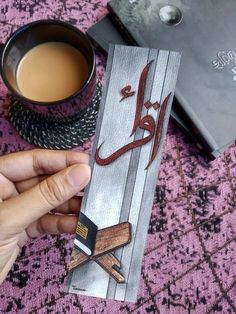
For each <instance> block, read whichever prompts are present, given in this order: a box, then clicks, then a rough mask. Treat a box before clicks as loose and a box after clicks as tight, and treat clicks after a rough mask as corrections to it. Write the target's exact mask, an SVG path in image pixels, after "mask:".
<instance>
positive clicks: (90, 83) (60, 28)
mask: <svg viewBox="0 0 236 314" xmlns="http://www.w3.org/2000/svg"><path fill="white" fill-rule="evenodd" d="M47 53H48V54H47ZM63 54H64V55H63ZM66 54H67V55H68V56H69V54H71V55H70V56H69V57H68V59H67V60H66V59H63V58H66ZM47 55H48V56H49V57H50V58H49V60H48V61H47V62H48V66H47V62H46V59H47V58H46V57H45V56H47ZM0 58H1V64H0V72H1V76H2V79H3V81H4V83H5V85H6V86H7V88H8V89H9V91H10V92H11V94H12V95H13V96H15V97H16V98H17V99H18V100H20V102H21V103H22V104H24V105H25V106H27V107H29V108H31V109H33V110H34V111H38V112H41V113H43V114H46V115H47V116H52V117H68V118H69V117H74V115H76V114H78V113H79V114H82V113H83V112H84V111H85V110H86V107H87V106H88V104H89V102H90V101H91V99H92V98H93V96H94V93H95V90H96V68H95V54H94V50H93V47H92V45H91V43H90V41H89V39H88V38H87V36H86V35H85V34H84V33H82V32H81V31H80V30H79V29H77V28H76V27H74V26H72V25H70V24H69V23H66V22H63V21H59V20H39V21H35V22H33V23H30V24H27V25H24V26H22V27H20V28H19V29H18V30H16V31H15V32H14V33H13V34H12V35H11V36H10V37H9V38H8V39H7V41H6V42H5V44H3V45H2V46H1V56H0ZM27 58H28V59H27ZM37 58H38V59H40V62H41V64H42V66H41V67H40V63H39V65H38V68H37V67H36V68H35V73H34V71H33V68H34V66H35V65H36V64H37V61H38V59H37ZM57 58H59V59H58V64H56V63H55V62H56V59H57ZM60 58H61V59H60ZM72 59H73V60H72ZM35 60H36V61H35ZM50 60H51V61H50ZM63 60H65V61H68V62H67V63H65V64H64V65H63V66H64V68H63V66H62V63H63V62H64V61H63ZM77 60H78V64H73V62H74V63H75V62H77ZM81 60H82V61H81ZM52 63H53V64H54V63H55V64H54V68H53V67H52V69H53V70H52V71H56V72H55V73H54V77H55V79H53V76H52V79H51V78H50V79H48V81H47V83H45V82H46V79H47V77H48V76H50V75H51V74H52V73H51V72H50V71H51V70H50V68H51V66H52ZM80 64H81V65H82V66H81V67H83V73H82V76H83V77H82V79H81V78H80V80H79V82H77V81H75V82H73V84H71V85H73V88H72V87H71V85H70V79H71V78H70V71H69V68H70V69H71V71H72V72H73V71H74V72H73V73H72V74H73V78H75V79H76V78H78V76H79V75H80V74H81V73H79V72H78V75H77V73H76V72H75V69H77V70H78V71H80V68H81V67H80ZM55 69H56V70H55ZM63 69H64V70H65V72H66V74H63V73H64V72H60V71H63ZM37 71H39V73H38V72H37ZM47 71H49V72H48V74H47ZM67 72H68V73H67ZM37 75H38V76H37ZM43 75H44V77H43ZM64 76H65V77H66V81H65V84H67V87H70V88H67V90H66V89H65V91H64V94H63V92H62V90H64V89H63V88H64V87H65V84H64V83H63V80H59V78H60V77H61V78H63V77H64ZM50 77H51V76H50ZM35 80H36V81H35ZM40 80H41V81H40ZM50 80H51V81H50ZM34 81H35V82H34ZM55 81H56V82H55ZM57 81H58V82H57ZM31 83H32V84H31ZM56 83H57V84H59V85H58V86H57V85H56V86H55V84H56ZM77 83H78V84H77ZM50 84H51V85H50ZM60 84H61V85H60ZM76 84H77V85H76ZM39 85H40V86H41V85H42V89H41V91H43V93H42V97H41V94H40V88H39ZM52 85H53V88H52V90H53V91H52V90H50V88H51V87H52ZM60 86H61V87H62V88H61V87H60ZM33 87H36V89H33ZM47 89H48V90H47ZM44 92H45V93H46V94H47V95H46V94H45V93H44ZM57 92H58V93H57ZM59 92H60V93H59ZM45 95H46V96H45Z"/></svg>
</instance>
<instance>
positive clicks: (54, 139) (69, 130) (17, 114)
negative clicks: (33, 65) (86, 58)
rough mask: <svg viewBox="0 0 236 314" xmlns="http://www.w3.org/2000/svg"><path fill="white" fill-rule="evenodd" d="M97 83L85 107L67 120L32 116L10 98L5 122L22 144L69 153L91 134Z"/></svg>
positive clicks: (97, 100)
mask: <svg viewBox="0 0 236 314" xmlns="http://www.w3.org/2000/svg"><path fill="white" fill-rule="evenodd" d="M101 95H102V86H101V83H100V82H99V83H98V84H97V87H96V92H95V95H94V97H93V99H92V100H91V102H90V103H89V105H88V107H87V108H86V109H85V110H84V111H83V112H82V113H79V114H77V115H74V116H70V117H69V118H66V117H63V118H51V117H45V115H43V114H41V113H38V112H35V111H33V110H31V109H29V108H27V107H26V106H24V105H22V104H21V103H20V101H19V100H18V99H16V98H14V97H11V98H10V104H9V112H8V115H9V120H10V122H11V123H12V124H13V126H14V127H15V128H16V130H17V131H18V132H19V134H20V136H21V137H23V138H24V139H25V140H26V141H28V142H29V143H31V144H34V145H36V146H39V147H42V148H50V149H69V148H73V147H76V146H79V145H82V144H83V143H84V142H86V141H87V140H88V139H89V138H90V137H91V136H92V135H94V133H95V127H96V119H97V115H98V109H99V104H100V101H101Z"/></svg>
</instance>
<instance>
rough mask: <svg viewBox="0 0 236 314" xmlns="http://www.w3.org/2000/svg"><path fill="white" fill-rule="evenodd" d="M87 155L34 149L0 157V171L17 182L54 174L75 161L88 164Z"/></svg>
mask: <svg viewBox="0 0 236 314" xmlns="http://www.w3.org/2000/svg"><path fill="white" fill-rule="evenodd" d="M88 161H89V156H88V155H87V154H85V153H81V152H75V151H59V150H46V149H34V150H29V151H23V152H17V153H11V154H8V155H5V156H1V157H0V173H2V174H3V175H4V176H5V177H7V178H8V179H9V180H11V181H14V182H18V181H22V180H26V179H30V178H32V177H35V176H38V175H43V174H54V173H56V172H58V171H60V170H62V169H64V168H66V167H69V166H72V165H74V164H77V163H85V164H88Z"/></svg>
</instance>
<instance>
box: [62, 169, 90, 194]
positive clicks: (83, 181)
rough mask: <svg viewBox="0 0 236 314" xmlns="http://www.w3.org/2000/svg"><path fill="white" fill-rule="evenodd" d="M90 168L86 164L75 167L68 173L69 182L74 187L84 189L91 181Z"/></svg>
mask: <svg viewBox="0 0 236 314" xmlns="http://www.w3.org/2000/svg"><path fill="white" fill-rule="evenodd" d="M90 172H91V171H90V167H89V166H88V165H86V164H79V165H76V166H73V167H72V168H71V169H70V171H69V172H68V174H67V176H68V180H69V182H70V184H71V185H73V186H74V187H79V188H81V189H83V188H84V187H85V186H86V185H87V184H88V182H89V180H90Z"/></svg>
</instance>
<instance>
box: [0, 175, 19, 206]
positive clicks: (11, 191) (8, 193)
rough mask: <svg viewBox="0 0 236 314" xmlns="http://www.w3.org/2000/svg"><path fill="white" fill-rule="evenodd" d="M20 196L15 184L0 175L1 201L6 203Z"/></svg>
mask: <svg viewBox="0 0 236 314" xmlns="http://www.w3.org/2000/svg"><path fill="white" fill-rule="evenodd" d="M17 194H18V192H17V190H16V188H15V185H14V183H12V182H11V181H10V180H8V179H7V178H6V177H4V176H3V175H2V174H1V173H0V201H4V200H6V199H8V198H10V197H13V196H16V195H17Z"/></svg>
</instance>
